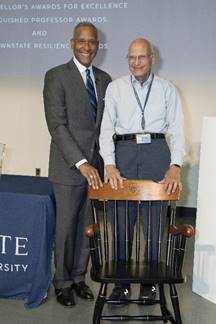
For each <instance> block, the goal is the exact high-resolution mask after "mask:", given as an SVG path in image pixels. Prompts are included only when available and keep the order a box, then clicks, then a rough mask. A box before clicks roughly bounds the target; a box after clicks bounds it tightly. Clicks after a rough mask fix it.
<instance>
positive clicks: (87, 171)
mask: <svg viewBox="0 0 216 324" xmlns="http://www.w3.org/2000/svg"><path fill="white" fill-rule="evenodd" d="M79 170H80V172H81V174H82V175H83V176H84V177H85V178H86V179H87V181H88V184H89V186H92V188H93V189H99V187H103V183H102V181H101V178H100V176H99V173H98V170H97V169H95V168H94V167H93V166H91V165H90V164H89V163H87V162H85V163H83V164H81V165H80V166H79Z"/></svg>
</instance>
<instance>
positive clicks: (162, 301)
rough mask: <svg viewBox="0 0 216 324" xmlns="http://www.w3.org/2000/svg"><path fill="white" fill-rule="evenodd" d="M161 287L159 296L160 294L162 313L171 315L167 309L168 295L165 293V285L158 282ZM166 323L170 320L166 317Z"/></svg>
mask: <svg viewBox="0 0 216 324" xmlns="http://www.w3.org/2000/svg"><path fill="white" fill-rule="evenodd" d="M158 288H159V296H160V308H161V313H162V315H163V316H164V317H166V316H168V315H169V312H168V311H167V306H166V297H165V294H164V285H163V284H158ZM163 322H164V323H167V322H168V320H167V319H164V320H163Z"/></svg>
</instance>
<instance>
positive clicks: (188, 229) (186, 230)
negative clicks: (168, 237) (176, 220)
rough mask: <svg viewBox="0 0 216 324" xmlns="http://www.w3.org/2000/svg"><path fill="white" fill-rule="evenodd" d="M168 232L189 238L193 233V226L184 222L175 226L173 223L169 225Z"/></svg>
mask: <svg viewBox="0 0 216 324" xmlns="http://www.w3.org/2000/svg"><path fill="white" fill-rule="evenodd" d="M169 233H170V234H172V235H173V236H177V235H183V236H185V237H188V238H190V237H192V236H193V235H194V228H193V226H192V225H190V224H184V225H181V226H180V227H177V226H175V225H170V227H169Z"/></svg>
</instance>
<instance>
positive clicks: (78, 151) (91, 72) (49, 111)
mask: <svg viewBox="0 0 216 324" xmlns="http://www.w3.org/2000/svg"><path fill="white" fill-rule="evenodd" d="M71 48H72V49H73V52H74V57H73V58H72V59H71V61H70V62H68V63H67V64H63V65H60V66H57V67H55V68H53V69H51V70H50V71H48V72H47V73H46V76H45V84H44V106H45V114H46V120H47V124H48V128H49V132H50V134H51V147H50V161H49V179H50V180H51V181H52V183H53V188H54V194H55V199H56V214H57V215H56V240H55V266H56V272H55V276H54V279H53V283H54V287H55V293H56V298H57V301H58V302H59V303H60V304H61V305H63V306H67V307H71V306H73V305H74V304H75V301H74V295H73V292H74V291H75V292H76V294H77V295H78V296H79V297H81V298H84V299H89V300H91V299H93V298H94V297H93V294H92V291H91V290H90V288H89V287H88V286H87V285H86V283H85V273H86V270H87V264H88V258H89V246H88V239H87V238H85V237H84V227H85V225H86V224H87V223H89V221H90V219H89V218H90V209H89V202H88V199H87V184H89V185H91V186H92V187H93V188H95V189H97V188H99V186H102V182H101V178H100V172H99V171H98V170H99V169H100V168H99V167H100V163H101V161H100V157H99V153H98V150H99V148H98V147H99V144H98V137H99V131H100V124H101V119H102V114H103V109H104V95H105V90H106V88H107V85H108V84H109V82H110V81H111V79H110V76H109V75H108V74H107V73H105V72H104V71H102V70H99V69H98V68H96V67H94V66H92V61H93V59H94V57H95V56H96V54H97V50H98V38H97V29H96V28H95V26H94V25H92V24H90V23H87V22H84V23H80V24H78V25H77V26H76V27H75V28H74V33H73V38H72V39H71ZM87 69H88V71H87ZM89 82H90V86H89ZM89 88H90V89H89Z"/></svg>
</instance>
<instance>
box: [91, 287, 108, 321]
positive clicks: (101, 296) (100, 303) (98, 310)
mask: <svg viewBox="0 0 216 324" xmlns="http://www.w3.org/2000/svg"><path fill="white" fill-rule="evenodd" d="M106 291H107V284H104V283H102V284H101V286H100V290H99V293H98V297H97V300H96V302H95V308H94V315H93V324H100V318H101V314H102V311H103V307H104V303H105V299H106Z"/></svg>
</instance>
